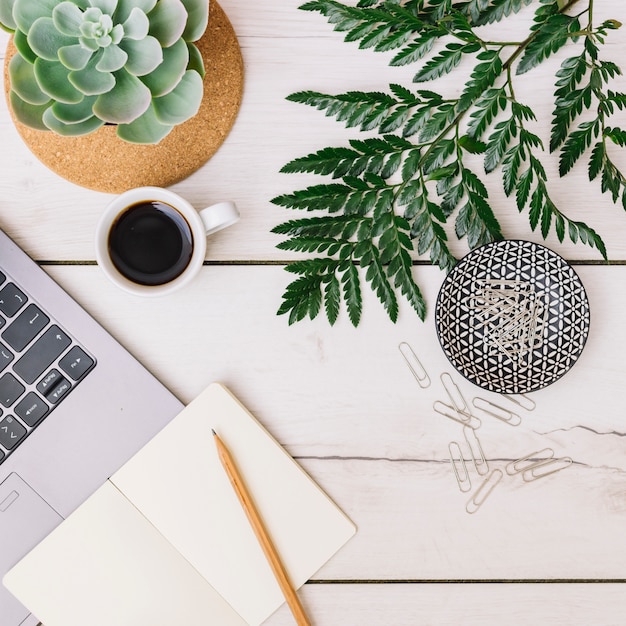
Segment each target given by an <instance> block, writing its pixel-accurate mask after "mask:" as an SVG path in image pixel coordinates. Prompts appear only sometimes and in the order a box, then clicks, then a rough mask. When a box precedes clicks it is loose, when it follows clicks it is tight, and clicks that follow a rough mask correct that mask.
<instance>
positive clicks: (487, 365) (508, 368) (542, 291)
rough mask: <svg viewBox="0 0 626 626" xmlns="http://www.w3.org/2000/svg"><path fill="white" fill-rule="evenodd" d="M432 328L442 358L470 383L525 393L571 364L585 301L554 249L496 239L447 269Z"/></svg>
mask: <svg viewBox="0 0 626 626" xmlns="http://www.w3.org/2000/svg"><path fill="white" fill-rule="evenodd" d="M435 325H436V328H437V334H438V336H439V341H440V343H441V347H442V348H443V351H444V352H445V354H446V356H447V357H448V359H449V360H450V362H451V363H452V365H453V366H454V367H455V368H456V369H457V370H458V372H459V373H460V374H461V375H463V376H464V377H465V378H467V379H468V380H469V381H471V382H473V383H474V384H476V385H478V386H479V387H482V388H483V389H488V390H489V391H495V392H498V393H527V392H530V391H536V390H537V389H541V388H542V387H545V386H546V385H549V384H550V383H553V382H554V381H556V380H558V379H559V378H561V376H563V374H565V372H567V371H568V370H569V369H570V368H571V367H572V365H573V364H574V363H575V362H576V359H578V357H579V356H580V353H581V352H582V350H583V347H584V345H585V341H586V340H587V335H588V334H589V302H588V300H587V294H586V293H585V289H584V287H583V285H582V283H581V282H580V278H579V277H578V275H577V274H576V273H575V272H574V270H573V269H572V268H571V267H570V266H569V265H568V264H567V263H566V261H564V260H563V259H562V258H561V257H560V256H559V255H558V254H556V253H555V252H553V251H552V250H549V249H548V248H546V247H544V246H540V245H538V244H536V243H531V242H529V241H516V240H514V241H511V240H506V241H498V242H495V243H490V244H487V245H485V246H481V247H480V248H477V249H475V250H472V252H470V253H469V254H468V255H467V256H465V257H464V258H463V259H461V260H460V261H459V262H458V263H457V264H456V265H455V267H454V268H453V269H452V270H451V272H450V273H449V274H448V276H447V277H446V279H445V280H444V282H443V285H442V286H441V289H440V291H439V296H438V298H437V305H436V308H435Z"/></svg>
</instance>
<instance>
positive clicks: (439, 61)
mask: <svg viewBox="0 0 626 626" xmlns="http://www.w3.org/2000/svg"><path fill="white" fill-rule="evenodd" d="M478 50H480V44H478V43H468V44H459V43H449V44H448V45H447V46H446V47H445V48H444V49H443V50H442V51H441V52H440V53H439V54H437V55H436V56H434V57H433V58H432V59H431V60H430V61H428V62H427V63H426V64H425V65H424V67H423V68H422V69H421V70H420V71H419V72H418V73H417V74H415V76H414V77H413V81H414V82H416V83H421V82H425V81H428V80H434V79H436V78H440V77H441V76H444V75H445V74H449V73H450V72H451V71H452V70H453V69H454V68H455V67H457V66H458V65H459V63H460V62H461V59H462V58H463V55H464V54H470V53H472V52H477V51H478Z"/></svg>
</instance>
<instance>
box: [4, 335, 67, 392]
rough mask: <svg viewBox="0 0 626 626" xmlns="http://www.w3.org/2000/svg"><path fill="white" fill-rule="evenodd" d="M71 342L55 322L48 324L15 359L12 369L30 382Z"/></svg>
mask: <svg viewBox="0 0 626 626" xmlns="http://www.w3.org/2000/svg"><path fill="white" fill-rule="evenodd" d="M71 343H72V341H71V339H70V338H69V337H68V336H67V335H66V334H65V333H64V332H63V331H62V330H61V329H60V328H59V327H58V326H57V325H56V324H55V325H53V326H50V328H48V330H47V331H46V332H45V333H44V334H43V335H41V337H39V339H37V341H35V343H34V344H33V345H32V346H31V347H30V348H29V349H28V350H27V351H26V352H25V353H24V355H23V356H22V357H21V358H20V359H19V360H18V361H16V363H15V365H14V366H13V371H14V372H15V373H16V374H17V375H18V376H19V377H20V378H22V380H24V381H26V382H27V383H28V384H32V383H34V382H35V381H36V380H37V379H38V378H39V377H40V376H41V375H42V374H43V373H44V371H45V370H46V369H47V368H48V367H50V365H51V364H52V362H53V361H55V360H56V359H57V357H59V356H61V354H63V352H64V350H65V349H66V348H67V347H68V346H69V345H70V344H71Z"/></svg>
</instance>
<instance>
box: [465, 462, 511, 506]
mask: <svg viewBox="0 0 626 626" xmlns="http://www.w3.org/2000/svg"><path fill="white" fill-rule="evenodd" d="M503 476H504V474H503V473H502V471H501V470H499V469H494V470H493V471H492V472H491V474H489V476H487V478H485V480H484V481H483V483H482V485H481V486H480V487H478V489H477V490H476V491H475V492H474V494H473V495H472V497H471V498H470V499H469V500H468V501H467V504H466V505H465V510H466V511H467V512H468V513H476V511H478V509H480V507H481V506H482V505H483V504H484V502H485V500H486V499H487V498H488V497H489V495H490V494H491V492H492V491H493V490H494V489H495V488H496V485H497V484H498V483H499V482H500V481H501V480H502V477H503Z"/></svg>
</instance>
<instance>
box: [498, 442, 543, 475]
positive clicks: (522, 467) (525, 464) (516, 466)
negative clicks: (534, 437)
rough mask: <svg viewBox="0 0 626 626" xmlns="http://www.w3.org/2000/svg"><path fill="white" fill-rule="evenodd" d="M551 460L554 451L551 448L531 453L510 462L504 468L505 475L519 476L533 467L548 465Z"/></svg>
mask: <svg viewBox="0 0 626 626" xmlns="http://www.w3.org/2000/svg"><path fill="white" fill-rule="evenodd" d="M553 459H554V450H553V449H552V448H544V449H543V450H538V451H537V452H531V453H530V454H527V455H526V456H523V457H522V458H521V459H517V461H511V462H510V463H509V464H508V465H507V466H506V473H507V474H509V476H513V475H515V474H520V473H522V472H526V471H528V470H531V469H533V468H535V467H539V466H540V465H545V464H546V463H550V462H551V461H552V460H553Z"/></svg>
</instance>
